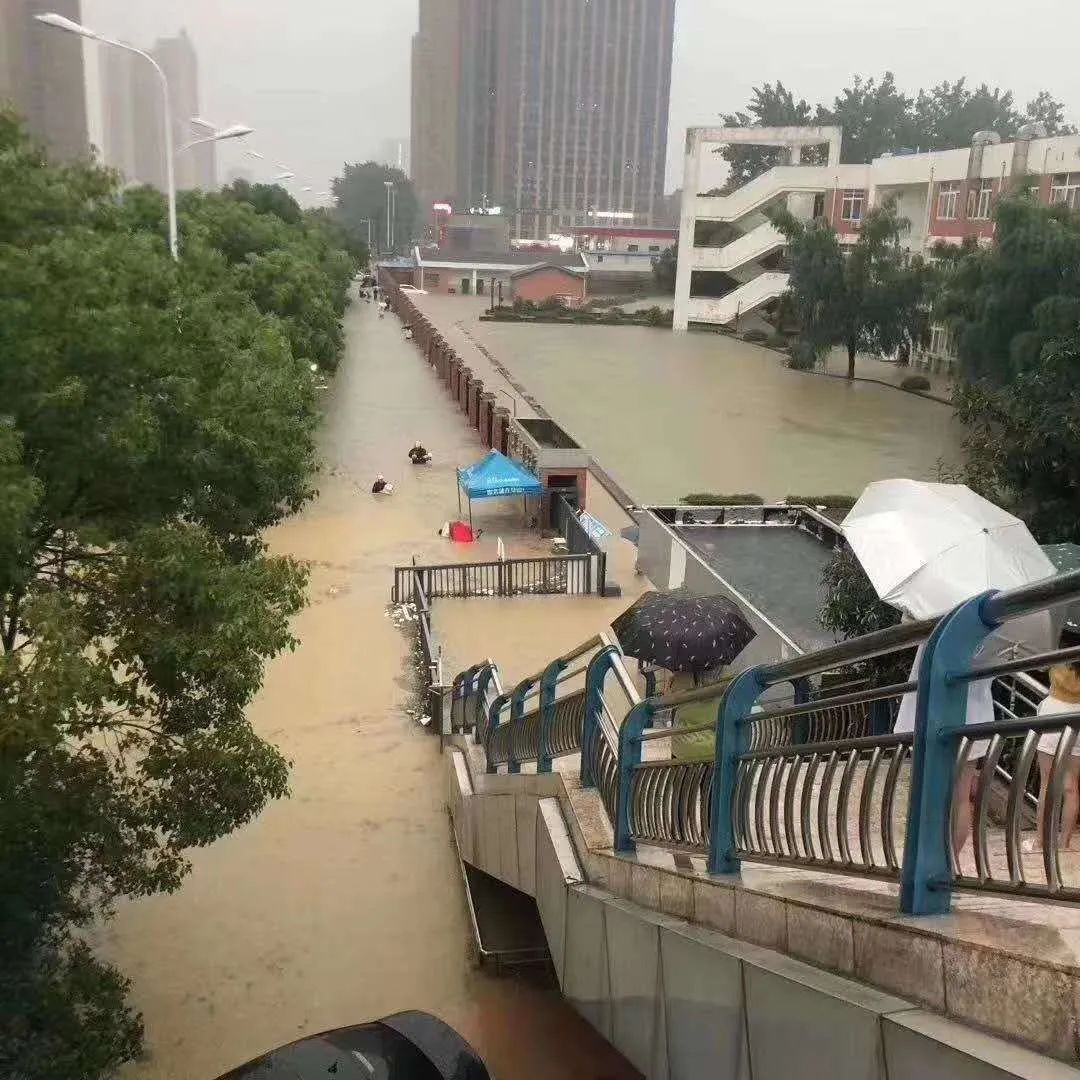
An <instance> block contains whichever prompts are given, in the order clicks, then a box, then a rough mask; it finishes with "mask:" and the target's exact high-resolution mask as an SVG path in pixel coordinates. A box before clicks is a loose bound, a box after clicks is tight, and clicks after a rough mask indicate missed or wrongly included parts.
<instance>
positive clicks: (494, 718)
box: [484, 693, 510, 773]
mask: <svg viewBox="0 0 1080 1080" xmlns="http://www.w3.org/2000/svg"><path fill="white" fill-rule="evenodd" d="M509 700H510V695H509V694H505V693H504V694H500V695H499V696H498V697H497V698H496V699H495V700H494V701H493V702H492V703H491V708H490V709H488V718H487V725H486V728H487V730H486V731H485V732H484V761H485V762H487V771H488V772H489V773H497V772H498V771H499V766H498V765H497V764H495V763H494V762H492V760H491V740H492V738H493V737H494V735H495V729H496V728H497V727H498V726H499V714H500V713H501V712H502V710H503V706H504V705H505V704H506V703H507V702H508V701H509ZM507 722H509V721H507Z"/></svg>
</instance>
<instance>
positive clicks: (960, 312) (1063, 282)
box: [935, 195, 1080, 385]
mask: <svg viewBox="0 0 1080 1080" xmlns="http://www.w3.org/2000/svg"><path fill="white" fill-rule="evenodd" d="M994 216H995V221H996V230H995V242H994V244H993V246H992V247H990V248H987V249H982V248H979V247H976V246H975V245H969V246H968V247H966V248H964V249H962V250H961V251H960V252H958V253H955V254H953V255H952V257H951V258H950V260H949V261H948V264H947V266H948V269H947V272H946V273H945V274H944V276H943V282H942V287H941V290H940V292H939V295H938V297H937V300H936V303H935V314H936V317H937V318H938V319H940V320H941V321H943V322H945V323H947V324H949V325H950V326H951V327H952V328H953V329H954V331H955V333H956V341H957V349H958V352H959V358H960V366H961V368H962V370H963V373H964V375H965V376H966V377H967V378H968V379H969V380H978V379H988V380H990V381H991V382H994V383H997V384H999V385H1006V384H1008V383H1010V382H1011V381H1012V379H1013V378H1014V377H1015V376H1016V375H1017V374H1019V373H1021V372H1023V371H1026V370H1028V369H1030V368H1032V367H1035V366H1037V365H1038V364H1039V362H1040V361H1041V358H1042V355H1043V352H1044V350H1045V348H1046V346H1047V344H1048V343H1049V342H1051V341H1053V340H1055V339H1056V338H1058V337H1061V336H1063V335H1066V334H1068V333H1069V332H1070V331H1071V330H1072V329H1073V328H1074V327H1075V326H1076V325H1077V321H1078V318H1080V215H1078V214H1076V213H1075V212H1074V211H1071V210H1069V209H1068V208H1067V207H1065V206H1051V207H1047V206H1042V205H1041V204H1039V203H1037V202H1036V201H1035V200H1034V199H1032V198H1030V197H1028V196H1027V195H1014V196H1013V197H1011V198H1007V199H1002V200H1001V202H1000V203H999V204H998V206H997V208H996V211H995V215H994Z"/></svg>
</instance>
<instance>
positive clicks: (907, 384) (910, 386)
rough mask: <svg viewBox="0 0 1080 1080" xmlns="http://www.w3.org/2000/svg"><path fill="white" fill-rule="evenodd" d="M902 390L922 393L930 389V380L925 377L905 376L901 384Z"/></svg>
mask: <svg viewBox="0 0 1080 1080" xmlns="http://www.w3.org/2000/svg"><path fill="white" fill-rule="evenodd" d="M900 389H901V390H915V391H917V392H918V393H920V394H921V393H922V392H923V391H925V390H929V389H930V380H929V379H928V378H927V377H926V376H925V375H905V376H904V379H903V381H902V382H901V383H900Z"/></svg>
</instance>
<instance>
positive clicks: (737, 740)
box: [708, 667, 765, 874]
mask: <svg viewBox="0 0 1080 1080" xmlns="http://www.w3.org/2000/svg"><path fill="white" fill-rule="evenodd" d="M762 672H763V669H762V668H760V667H755V668H749V669H748V670H746V671H744V672H742V673H741V674H739V675H736V676H735V678H734V679H733V680H732V681H731V683H730V684H729V685H728V688H727V690H725V691H724V696H723V697H722V698H721V699H720V704H719V705H718V706H717V714H716V748H715V750H714V751H713V778H712V820H711V821H710V822H709V864H708V867H709V873H710V874H736V873H738V871H739V859H738V857H737V856H736V854H735V828H734V822H733V820H732V810H733V808H734V805H733V804H734V802H735V778H736V776H737V774H738V762H739V756H740V755H741V754H744V753H745V752H746V747H747V745H748V743H749V739H750V734H749V731H748V729H747V727H746V723H745V720H746V717H748V716H749V715H750V710H751V709H752V708H753V707H754V702H755V701H757V699H758V698H759V697H760V696H761V693H762V691H763V690H764V689H765V680H764V677H763V675H762Z"/></svg>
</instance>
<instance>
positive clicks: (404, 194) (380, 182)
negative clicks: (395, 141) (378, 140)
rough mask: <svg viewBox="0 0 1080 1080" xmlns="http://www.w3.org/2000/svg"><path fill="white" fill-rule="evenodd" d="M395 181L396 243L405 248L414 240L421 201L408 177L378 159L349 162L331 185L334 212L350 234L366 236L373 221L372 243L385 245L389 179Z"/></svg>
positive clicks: (394, 223)
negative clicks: (417, 198) (419, 202)
mask: <svg viewBox="0 0 1080 1080" xmlns="http://www.w3.org/2000/svg"><path fill="white" fill-rule="evenodd" d="M387 181H390V182H391V183H392V184H393V185H394V198H393V203H392V205H393V217H394V222H393V225H394V228H393V233H394V247H395V249H396V250H398V251H404V250H407V249H408V248H409V246H410V245H411V244H412V243H413V240H414V237H415V235H416V227H417V223H418V221H419V205H418V203H417V201H416V193H415V191H414V190H413V186H412V183H411V182H410V180H409V178H408V177H407V176H406V175H405V174H404V173H403V172H402V171H401V170H400V169H394V168H391V167H390V166H389V165H383V164H381V163H379V162H377V161H365V162H364V163H363V164H359V165H346V166H345V169H344V171H343V172H342V174H341V176H339V177H336V178H335V180H334V181H333V183H332V184H331V187H332V189H333V192H334V199H335V203H336V208H335V216H336V218H337V220H338V221H339V222H340V224H341V225H342V227H344V228H345V229H346V230H347V231H348V233H349V234H350V235H351V236H355V237H356V238H358V239H359V238H361V237H363V238H365V239H366V237H367V229H368V224H367V223H368V222H370V223H371V246H372V247H373V248H375V250H376V251H382V250H385V248H386V219H387V199H386V182H387Z"/></svg>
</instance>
